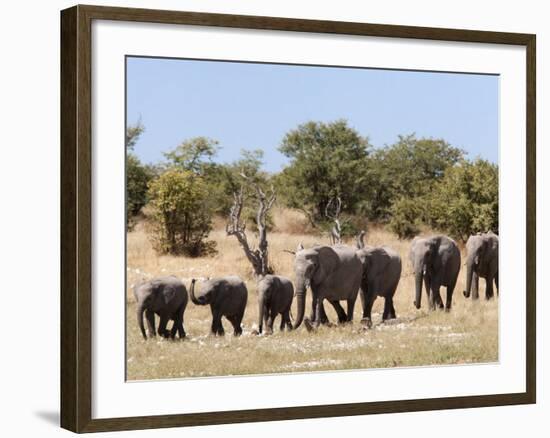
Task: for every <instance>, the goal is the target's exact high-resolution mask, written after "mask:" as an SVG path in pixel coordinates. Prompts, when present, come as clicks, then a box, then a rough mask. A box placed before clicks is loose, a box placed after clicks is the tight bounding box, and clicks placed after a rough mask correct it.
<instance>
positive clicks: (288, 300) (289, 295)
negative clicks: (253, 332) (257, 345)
mask: <svg viewBox="0 0 550 438" xmlns="http://www.w3.org/2000/svg"><path fill="white" fill-rule="evenodd" d="M293 297H294V286H293V285H292V282H291V281H290V279H288V278H286V277H283V276H281V275H265V276H264V277H262V278H261V279H260V280H259V281H258V307H259V309H258V310H259V313H258V315H259V317H258V318H259V320H258V333H262V331H263V326H264V324H265V325H266V332H268V333H272V332H273V323H274V321H275V318H276V317H277V316H278V315H281V325H280V329H281V330H284V328H285V327H286V328H287V329H292V323H291V321H290V306H291V305H292V299H293Z"/></svg>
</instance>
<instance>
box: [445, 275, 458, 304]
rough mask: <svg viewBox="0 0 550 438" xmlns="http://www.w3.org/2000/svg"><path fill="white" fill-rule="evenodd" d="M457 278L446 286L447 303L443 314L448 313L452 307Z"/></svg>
mask: <svg viewBox="0 0 550 438" xmlns="http://www.w3.org/2000/svg"><path fill="white" fill-rule="evenodd" d="M456 281H457V278H455V280H454V281H453V282H451V283H449V285H448V286H447V301H446V303H445V312H450V310H451V307H452V306H453V293H454V290H455V286H456Z"/></svg>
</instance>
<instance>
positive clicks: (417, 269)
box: [409, 237, 438, 309]
mask: <svg viewBox="0 0 550 438" xmlns="http://www.w3.org/2000/svg"><path fill="white" fill-rule="evenodd" d="M437 246H438V242H437V240H436V239H435V238H428V239H423V238H418V237H417V238H415V239H414V240H413V243H412V246H411V252H410V254H409V259H410V262H411V264H412V267H413V270H414V277H415V300H414V305H415V307H416V308H417V309H420V306H421V303H422V282H423V281H425V283H426V285H425V286H426V289H427V292H429V288H430V284H429V276H430V272H431V271H432V269H433V264H434V260H435V257H436V256H437Z"/></svg>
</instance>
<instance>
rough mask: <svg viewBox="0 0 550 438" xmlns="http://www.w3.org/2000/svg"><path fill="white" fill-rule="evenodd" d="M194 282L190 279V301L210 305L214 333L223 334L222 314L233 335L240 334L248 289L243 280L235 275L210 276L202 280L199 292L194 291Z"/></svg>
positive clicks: (200, 304)
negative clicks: (231, 328) (231, 326)
mask: <svg viewBox="0 0 550 438" xmlns="http://www.w3.org/2000/svg"><path fill="white" fill-rule="evenodd" d="M195 282H196V280H195V279H194V278H193V279H192V280H191V290H190V292H191V301H193V303H194V304H196V305H199V306H206V305H210V310H211V311H212V329H211V332H212V334H214V335H220V336H223V335H224V334H225V332H224V329H223V325H222V316H225V317H226V318H227V319H228V320H229V322H230V323H231V325H233V330H234V334H235V336H239V335H241V334H242V332H243V330H242V328H241V322H242V320H243V316H244V310H245V308H246V301H247V299H248V290H247V289H246V285H245V284H244V281H242V280H241V279H240V278H239V277H236V276H228V277H219V278H212V279H208V280H205V281H202V282H201V284H200V292H198V293H197V292H195Z"/></svg>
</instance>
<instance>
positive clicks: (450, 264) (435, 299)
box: [409, 235, 460, 311]
mask: <svg viewBox="0 0 550 438" xmlns="http://www.w3.org/2000/svg"><path fill="white" fill-rule="evenodd" d="M409 259H410V261H411V264H412V266H413V269H414V275H415V286H416V299H415V300H414V305H415V306H416V308H417V309H420V306H421V300H422V280H424V285H425V287H426V294H427V295H428V299H429V306H430V309H431V310H434V309H435V307H436V305H437V306H439V308H443V302H442V300H441V295H440V294H439V289H440V287H441V286H445V287H446V288H447V300H446V303H445V310H446V311H449V310H451V306H452V301H453V291H454V288H455V286H456V280H457V278H458V272H459V271H460V251H459V250H458V246H457V245H456V243H455V241H454V240H453V239H451V238H449V237H447V236H442V235H437V236H430V237H415V238H414V240H413V242H412V245H411V251H410V253H409Z"/></svg>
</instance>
